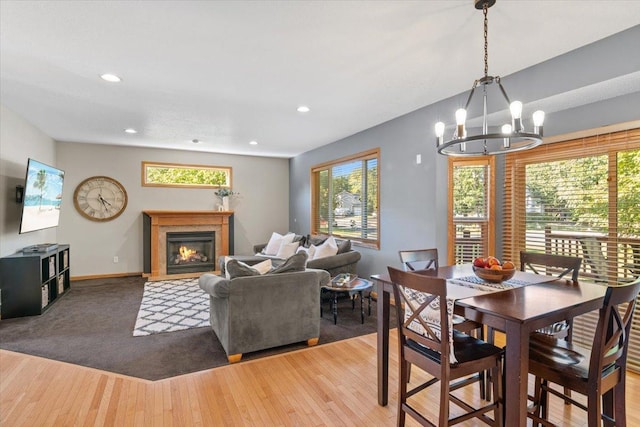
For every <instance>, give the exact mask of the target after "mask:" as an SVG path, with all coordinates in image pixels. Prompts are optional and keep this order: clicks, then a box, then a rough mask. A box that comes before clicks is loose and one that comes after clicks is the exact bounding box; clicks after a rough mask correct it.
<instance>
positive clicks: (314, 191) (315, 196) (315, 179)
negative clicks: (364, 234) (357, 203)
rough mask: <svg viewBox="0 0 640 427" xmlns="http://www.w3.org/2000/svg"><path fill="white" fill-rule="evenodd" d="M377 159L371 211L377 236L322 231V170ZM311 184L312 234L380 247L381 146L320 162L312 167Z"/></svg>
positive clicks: (365, 245)
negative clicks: (359, 236) (320, 210)
mask: <svg viewBox="0 0 640 427" xmlns="http://www.w3.org/2000/svg"><path fill="white" fill-rule="evenodd" d="M372 159H375V160H376V161H377V174H376V198H377V203H376V204H375V210H374V211H373V212H371V213H374V214H375V218H376V230H377V233H376V238H375V239H366V238H358V237H353V236H342V235H339V234H333V233H331V232H330V233H326V232H321V231H320V230H319V229H318V224H320V218H319V217H320V212H319V205H320V202H319V185H320V184H319V181H320V180H319V174H320V172H322V171H330V170H331V168H333V167H336V166H340V165H343V164H345V163H350V162H353V161H357V160H360V161H366V160H372ZM309 173H310V185H311V234H317V235H325V236H327V235H329V236H335V237H337V238H339V239H349V240H351V242H352V243H353V244H354V245H355V246H362V247H367V248H373V249H380V148H374V149H371V150H367V151H362V152H360V153H356V154H352V155H349V156H345V157H341V158H339V159H336V160H331V161H328V162H324V163H320V164H317V165H314V166H312V167H311V169H310V172H309Z"/></svg>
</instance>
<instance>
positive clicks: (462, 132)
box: [456, 108, 467, 138]
mask: <svg viewBox="0 0 640 427" xmlns="http://www.w3.org/2000/svg"><path fill="white" fill-rule="evenodd" d="M465 120H467V110H465V109H464V108H459V109H458V110H456V124H457V125H458V126H457V128H456V137H458V138H466V137H467V130H466V129H465V128H464V122H465Z"/></svg>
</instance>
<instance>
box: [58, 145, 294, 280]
mask: <svg viewBox="0 0 640 427" xmlns="http://www.w3.org/2000/svg"><path fill="white" fill-rule="evenodd" d="M56 150H57V158H58V166H59V167H60V168H62V169H64V170H65V172H66V175H65V191H64V194H63V200H62V204H63V206H64V211H63V214H62V218H61V223H60V228H59V231H58V240H59V241H60V242H63V243H69V244H71V253H72V256H73V268H72V276H85V275H95V274H112V273H122V272H141V271H142V270H143V265H142V211H143V210H152V209H168V210H213V209H216V207H217V205H218V204H219V203H220V201H219V199H218V198H217V197H216V196H215V195H214V190H213V189H185V188H156V187H142V184H141V176H142V172H141V170H142V169H141V168H142V165H141V163H142V161H154V162H174V163H185V164H202V165H216V166H231V167H232V168H233V190H234V191H238V192H240V195H239V196H238V197H234V198H233V199H232V200H231V209H232V210H234V211H235V213H234V227H235V233H234V238H235V252H236V253H240V254H247V253H251V251H252V246H253V245H254V244H256V243H260V242H264V241H267V240H268V239H269V237H270V236H271V232H273V231H280V232H286V231H287V225H288V222H289V214H288V205H289V192H288V187H287V184H288V181H289V166H288V161H287V160H286V159H276V158H266V157H252V156H237V155H223V154H211V153H201V152H190V151H176V150H162V149H148V148H133V147H118V146H111V145H97V144H77V143H69V142H58V143H57V144H56ZM94 175H107V176H110V177H112V178H115V179H116V180H118V181H119V182H120V183H121V184H123V185H124V187H125V188H126V190H127V195H128V197H129V202H128V205H127V208H126V210H125V212H124V213H123V214H122V215H121V216H120V217H118V218H116V219H115V220H112V221H108V222H94V221H90V220H88V219H86V218H84V217H82V216H81V215H80V214H79V213H78V212H77V211H76V209H75V207H74V205H73V192H74V189H75V188H76V186H77V185H78V184H79V183H80V182H81V181H82V180H84V179H86V178H88V177H90V176H94ZM114 256H117V257H118V263H117V264H116V263H114V262H113V257H114Z"/></svg>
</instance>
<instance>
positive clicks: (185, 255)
mask: <svg viewBox="0 0 640 427" xmlns="http://www.w3.org/2000/svg"><path fill="white" fill-rule="evenodd" d="M196 252H197V251H196V250H195V249H189V248H187V247H186V246H180V256H181V257H182V259H183V260H185V261H186V260H188V259H190V258H191V257H192V256H194V255H195V254H196Z"/></svg>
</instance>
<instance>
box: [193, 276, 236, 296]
mask: <svg viewBox="0 0 640 427" xmlns="http://www.w3.org/2000/svg"><path fill="white" fill-rule="evenodd" d="M198 286H200V289H202V290H203V291H205V292H206V293H208V294H209V295H211V296H212V297H217V298H228V297H229V280H227V279H226V278H224V277H222V276H216V275H215V274H211V273H206V274H203V275H202V276H200V278H199V279H198Z"/></svg>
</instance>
